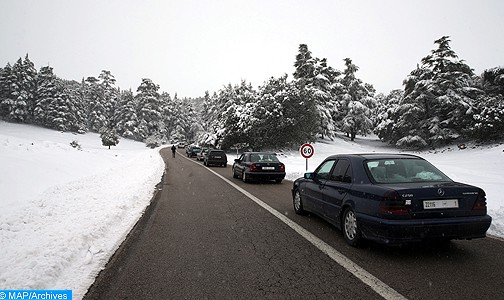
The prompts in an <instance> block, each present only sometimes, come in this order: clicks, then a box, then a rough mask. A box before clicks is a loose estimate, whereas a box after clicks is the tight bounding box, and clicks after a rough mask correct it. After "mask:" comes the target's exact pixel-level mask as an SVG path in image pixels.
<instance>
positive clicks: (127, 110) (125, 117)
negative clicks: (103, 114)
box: [115, 90, 142, 140]
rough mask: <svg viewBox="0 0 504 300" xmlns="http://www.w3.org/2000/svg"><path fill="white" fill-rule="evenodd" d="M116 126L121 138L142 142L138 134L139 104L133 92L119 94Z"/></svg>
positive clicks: (127, 91)
mask: <svg viewBox="0 0 504 300" xmlns="http://www.w3.org/2000/svg"><path fill="white" fill-rule="evenodd" d="M115 124H116V126H115V127H116V131H117V133H118V134H119V135H120V136H123V137H125V138H128V139H134V140H142V139H141V138H140V136H139V132H138V117H137V103H136V100H135V98H134V97H133V92H132V91H131V90H126V91H121V92H120V93H119V98H118V101H117V110H116V114H115Z"/></svg>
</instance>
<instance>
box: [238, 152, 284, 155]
mask: <svg viewBox="0 0 504 300" xmlns="http://www.w3.org/2000/svg"><path fill="white" fill-rule="evenodd" d="M243 154H268V155H277V154H276V153H275V152H268V151H256V152H243Z"/></svg>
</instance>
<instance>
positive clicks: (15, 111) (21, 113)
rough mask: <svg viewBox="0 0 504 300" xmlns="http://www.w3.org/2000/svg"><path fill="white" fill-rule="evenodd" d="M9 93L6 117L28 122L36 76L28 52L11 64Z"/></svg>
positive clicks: (31, 110)
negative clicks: (23, 57) (10, 96)
mask: <svg viewBox="0 0 504 300" xmlns="http://www.w3.org/2000/svg"><path fill="white" fill-rule="evenodd" d="M11 75H12V79H11V83H12V85H11V95H12V98H10V99H9V100H8V101H6V102H5V104H7V103H8V106H9V108H8V110H9V113H8V115H7V119H8V120H11V121H15V122H22V123H23V122H29V121H30V120H31V119H32V115H33V108H34V98H35V97H34V96H35V91H36V76H37V70H35V68H34V66H33V63H32V62H31V61H30V60H29V58H28V54H27V55H26V57H25V59H24V60H22V59H21V58H19V60H18V61H17V62H16V63H15V64H14V65H13V66H12V73H11Z"/></svg>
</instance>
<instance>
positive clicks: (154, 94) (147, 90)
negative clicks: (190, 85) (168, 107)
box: [135, 78, 164, 140]
mask: <svg viewBox="0 0 504 300" xmlns="http://www.w3.org/2000/svg"><path fill="white" fill-rule="evenodd" d="M158 90H159V85H157V84H155V83H154V82H152V80H151V79H148V78H143V79H142V83H141V84H140V86H139V87H138V89H137V95H136V96H135V99H136V102H137V104H138V107H137V117H138V134H139V137H140V138H141V139H142V140H145V139H147V138H148V137H150V136H159V135H160V134H163V133H164V123H163V116H162V113H163V105H162V101H161V98H160V96H159V93H158Z"/></svg>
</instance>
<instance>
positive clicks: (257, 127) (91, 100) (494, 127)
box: [0, 36, 504, 149]
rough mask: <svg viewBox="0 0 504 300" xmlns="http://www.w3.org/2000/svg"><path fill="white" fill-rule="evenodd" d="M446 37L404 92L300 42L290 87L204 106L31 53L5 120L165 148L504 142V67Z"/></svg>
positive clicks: (239, 90) (221, 95) (217, 98)
mask: <svg viewBox="0 0 504 300" xmlns="http://www.w3.org/2000/svg"><path fill="white" fill-rule="evenodd" d="M449 42H450V39H449V37H447V36H444V37H442V38H440V39H438V40H436V41H435V42H434V44H435V48H434V49H433V50H432V51H431V53H430V54H428V55H427V56H426V57H424V58H423V59H422V60H421V61H420V62H419V63H418V65H417V68H416V69H415V70H412V71H411V73H410V74H409V75H408V76H407V78H406V79H404V82H403V87H404V88H403V89H398V90H393V91H391V92H390V93H389V94H388V95H383V94H377V93H376V91H375V89H374V88H373V86H372V85H371V84H368V83H365V82H363V81H362V80H360V79H359V78H358V77H357V75H356V73H357V72H358V70H359V68H358V67H357V66H356V65H355V64H354V63H353V61H352V60H351V59H350V58H345V59H344V63H345V69H344V70H343V71H339V70H337V69H335V68H333V67H331V66H329V65H328V62H327V59H325V58H324V59H319V58H317V57H315V56H313V55H312V53H311V51H310V50H309V49H308V46H307V45H305V44H301V45H300V46H299V49H298V53H297V55H296V56H295V60H294V72H293V74H292V80H289V76H288V75H287V74H284V75H283V76H281V77H279V78H274V77H271V78H269V79H268V80H266V81H265V82H264V84H263V85H262V86H259V87H257V88H254V87H252V85H251V84H250V83H247V82H246V81H242V82H240V83H239V84H235V85H232V84H228V85H226V86H224V87H223V88H222V89H220V90H219V91H215V92H213V93H209V92H206V94H205V95H204V97H201V98H197V99H190V98H183V99H178V97H177V95H176V94H175V96H174V97H173V98H172V97H171V96H170V95H169V94H168V93H165V92H160V91H159V85H157V84H155V83H154V82H152V80H150V79H142V82H141V83H140V85H139V86H138V88H137V90H136V92H133V91H131V90H121V89H120V88H118V87H116V86H115V78H114V76H113V75H112V73H111V72H110V71H107V70H103V71H102V72H101V73H100V74H99V75H98V77H92V76H91V77H87V78H86V79H82V81H81V82H77V81H70V80H65V79H61V78H59V77H57V76H56V74H55V73H54V71H53V68H52V67H50V66H44V67H42V68H40V70H39V71H37V70H36V69H35V67H34V64H33V63H32V62H31V61H30V59H29V57H28V55H26V57H25V58H24V59H21V58H20V59H19V60H18V61H17V62H16V63H14V64H13V65H10V64H9V63H8V64H7V65H6V66H5V67H4V68H0V119H2V120H6V121H9V122H20V123H30V124H36V125H40V126H44V127H48V128H52V129H56V130H60V131H73V132H78V133H84V132H87V131H91V132H98V133H100V134H101V136H102V138H103V139H104V145H106V146H109V147H110V145H114V142H115V143H117V142H118V136H121V137H124V138H130V139H134V140H137V141H143V142H145V143H146V144H147V145H148V146H158V145H161V144H165V143H170V142H174V141H189V142H196V143H199V144H201V145H207V146H212V147H216V148H223V149H230V148H235V147H239V148H243V147H246V148H251V149H275V148H276V149H277V148H289V147H298V146H299V145H300V144H302V143H305V142H313V141H316V140H317V139H319V138H328V139H333V138H334V137H335V136H336V135H337V134H345V135H347V136H348V137H349V138H350V139H352V140H353V139H355V137H356V136H357V135H367V134H370V133H375V134H376V135H377V136H378V137H379V138H380V139H381V140H382V141H384V142H387V143H390V144H391V145H395V146H397V147H401V148H415V149H421V148H426V147H437V146H441V145H445V144H448V143H451V142H454V141H465V140H482V141H488V140H499V139H502V138H503V137H504V68H503V67H495V68H492V69H489V70H485V71H484V72H483V74H481V75H476V74H474V72H473V70H472V69H471V68H470V67H469V66H468V65H467V64H466V63H465V62H464V61H463V60H461V59H459V58H458V57H457V55H456V54H455V52H454V51H453V50H452V49H451V48H450V45H449Z"/></svg>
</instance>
